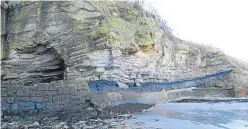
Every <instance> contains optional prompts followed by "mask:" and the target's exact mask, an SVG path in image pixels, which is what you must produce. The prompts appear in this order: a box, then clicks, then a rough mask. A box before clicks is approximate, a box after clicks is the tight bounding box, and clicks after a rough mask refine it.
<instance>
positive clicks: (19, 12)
mask: <svg viewBox="0 0 248 129" xmlns="http://www.w3.org/2000/svg"><path fill="white" fill-rule="evenodd" d="M5 25H6V35H5V36H6V40H5V41H4V42H2V45H3V46H4V47H3V48H4V49H5V50H4V51H5V54H4V56H2V64H1V71H2V73H1V84H2V102H6V103H7V104H13V103H15V102H18V103H19V102H23V101H20V100H17V99H16V98H20V97H26V99H25V101H26V102H29V101H32V99H31V98H32V97H35V98H34V101H35V102H37V103H40V102H48V103H56V102H57V101H61V100H68V101H69V100H71V98H77V97H79V96H85V95H86V94H87V91H89V90H88V89H89V88H92V89H93V90H94V88H95V87H101V86H102V87H103V86H105V85H107V84H109V85H118V86H119V87H121V88H123V87H124V88H128V87H140V86H141V87H149V86H150V85H158V86H160V87H163V84H165V85H166V86H168V87H170V88H174V87H176V88H177V87H191V86H206V87H222V88H229V87H234V88H235V89H245V88H246V89H247V88H248V85H247V84H248V65H247V64H245V63H242V62H239V61H237V60H235V59H233V58H231V57H228V56H226V55H225V54H224V53H223V52H222V51H221V50H219V49H217V48H214V47H212V46H204V45H199V44H195V43H192V42H189V41H183V40H181V39H178V38H177V37H175V36H173V35H172V34H171V33H170V32H169V31H168V29H167V26H165V25H164V24H163V23H162V22H161V20H160V19H159V17H158V16H157V15H155V14H153V13H151V12H148V11H146V10H144V9H142V6H141V5H140V4H139V3H138V2H120V1H108V2H106V1H104V2H103V1H69V2H68V1H67V2H65V1H63V2H62V1H60V2H56V1H42V2H29V1H27V2H11V1H10V2H8V8H7V9H6V24H5ZM5 25H3V24H2V26H5ZM210 38H211V37H210ZM109 82H110V83H111V84H110V83H109ZM13 87H14V88H13ZM41 87H42V89H39V88H41ZM44 87H45V88H44ZM54 87H55V88H54ZM11 88H12V89H11ZM31 88H33V89H31ZM53 88H54V89H53ZM64 88H67V89H69V90H66V89H64ZM20 89H24V91H30V92H27V93H23V94H21V93H19V91H20ZM25 89H28V90H25ZM98 89H99V88H98ZM102 89H103V88H102ZM148 89H149V88H148ZM37 90H38V91H42V95H37V94H35V95H33V93H32V92H36V91H37ZM107 91H108V90H107ZM76 92H78V93H76ZM79 94H80V95H79ZM37 96H38V97H39V98H37ZM61 96H62V97H61ZM9 97H12V99H14V100H13V101H10V102H7V101H9V100H7V98H9ZM57 98H59V99H57ZM23 99H24V98H23ZM25 101H24V102H25ZM8 106H10V105H8ZM12 106H13V105H12ZM24 107H25V106H24Z"/></svg>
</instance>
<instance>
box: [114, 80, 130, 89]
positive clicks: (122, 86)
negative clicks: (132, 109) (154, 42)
mask: <svg viewBox="0 0 248 129" xmlns="http://www.w3.org/2000/svg"><path fill="white" fill-rule="evenodd" d="M116 83H117V85H118V86H119V87H120V88H121V89H127V88H128V85H127V84H125V83H123V82H120V81H117V82H116Z"/></svg>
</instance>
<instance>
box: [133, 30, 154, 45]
mask: <svg viewBox="0 0 248 129" xmlns="http://www.w3.org/2000/svg"><path fill="white" fill-rule="evenodd" d="M134 38H135V43H136V44H137V45H150V44H153V40H152V38H151V36H150V35H149V34H139V33H135V35H134Z"/></svg>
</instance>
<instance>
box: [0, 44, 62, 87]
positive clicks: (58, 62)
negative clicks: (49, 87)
mask: <svg viewBox="0 0 248 129" xmlns="http://www.w3.org/2000/svg"><path fill="white" fill-rule="evenodd" d="M16 51H17V54H16V55H17V57H16V58H14V59H12V58H10V59H9V61H10V62H11V61H12V62H13V61H14V62H15V63H14V64H12V63H8V61H6V63H5V65H9V66H12V65H15V67H6V68H5V71H6V75H4V77H3V78H2V80H5V81H8V80H10V79H11V80H13V81H17V82H18V81H21V82H22V83H23V84H24V85H33V84H36V83H40V82H42V83H50V82H52V81H56V80H63V79H64V72H65V68H66V65H65V62H64V59H63V58H62V57H61V55H60V54H59V53H58V52H57V50H56V49H54V48H48V47H47V46H46V45H42V44H38V45H36V46H32V47H23V48H21V49H17V50H16ZM13 70H15V71H16V72H18V73H17V74H16V76H15V79H12V78H13V77H12V76H11V71H13Z"/></svg>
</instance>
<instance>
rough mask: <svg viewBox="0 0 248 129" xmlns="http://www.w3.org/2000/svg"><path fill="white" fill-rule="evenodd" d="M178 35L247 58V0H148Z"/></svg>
mask: <svg viewBox="0 0 248 129" xmlns="http://www.w3.org/2000/svg"><path fill="white" fill-rule="evenodd" d="M146 5H152V6H153V7H155V9H156V10H157V11H158V13H159V14H160V15H161V16H162V17H163V19H165V20H166V21H167V23H168V25H169V26H170V27H171V28H172V29H173V30H174V31H175V32H176V33H177V34H178V35H177V36H178V37H180V38H182V39H185V40H190V41H193V42H197V43H201V44H211V45H213V46H216V47H218V48H220V49H222V50H223V51H224V52H225V53H226V54H228V55H230V56H233V57H235V58H238V59H240V60H243V61H247V62H248V1H247V0H146Z"/></svg>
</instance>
